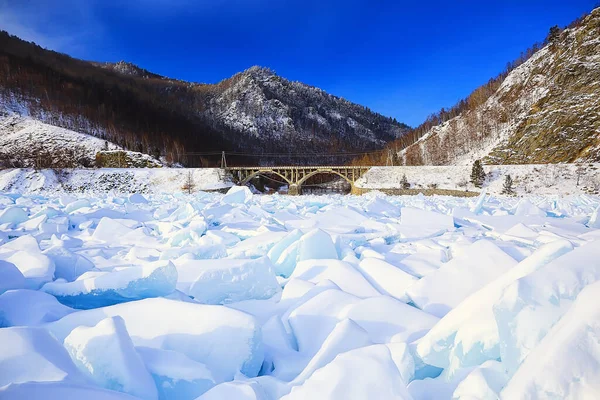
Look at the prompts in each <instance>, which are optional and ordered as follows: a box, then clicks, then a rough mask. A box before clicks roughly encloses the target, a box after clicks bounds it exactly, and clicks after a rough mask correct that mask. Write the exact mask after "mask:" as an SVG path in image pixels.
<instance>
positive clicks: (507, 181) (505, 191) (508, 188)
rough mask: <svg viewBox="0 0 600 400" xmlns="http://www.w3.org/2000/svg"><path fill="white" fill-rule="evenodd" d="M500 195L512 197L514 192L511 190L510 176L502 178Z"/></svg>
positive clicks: (511, 181)
mask: <svg viewBox="0 0 600 400" xmlns="http://www.w3.org/2000/svg"><path fill="white" fill-rule="evenodd" d="M502 194H508V195H513V194H515V190H514V189H513V180H512V178H511V177H510V175H506V177H505V178H504V186H503V187H502Z"/></svg>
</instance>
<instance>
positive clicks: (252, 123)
mask: <svg viewBox="0 0 600 400" xmlns="http://www.w3.org/2000/svg"><path fill="white" fill-rule="evenodd" d="M0 59H1V60H3V62H4V63H5V65H6V70H5V71H6V72H5V73H4V72H3V73H2V74H0V98H10V99H13V100H14V102H16V103H17V104H19V105H20V107H21V109H24V110H25V111H26V113H27V114H28V115H30V116H32V117H33V118H41V119H40V120H41V121H42V122H44V123H47V124H51V125H56V126H59V127H63V128H68V129H70V130H74V131H78V132H81V133H86V134H91V135H94V136H97V137H100V138H101V139H104V140H108V141H111V142H113V143H115V144H117V145H119V146H121V147H123V148H125V149H128V150H133V151H138V152H143V153H147V154H152V155H157V154H160V155H161V156H163V157H165V158H166V160H167V161H170V162H182V163H184V164H188V165H191V166H194V165H196V166H199V165H203V166H206V165H211V164H213V165H214V164H216V163H217V162H218V160H219V159H220V151H222V150H225V151H236V152H244V153H247V154H251V157H247V158H239V159H234V160H232V162H236V161H237V162H238V163H246V162H249V161H250V162H252V163H256V162H260V163H265V162H269V161H273V159H272V158H270V157H269V156H266V155H262V154H264V153H273V152H277V153H289V154H294V157H289V159H279V158H278V159H277V161H278V162H302V161H307V160H311V161H314V160H313V159H311V156H310V154H311V153H331V154H339V153H341V152H346V153H347V152H357V151H370V150H376V149H381V148H382V147H383V146H384V145H385V144H386V143H387V142H389V141H391V140H394V139H397V138H398V137H400V136H402V135H403V134H404V133H406V132H407V131H408V130H409V129H410V128H409V127H408V126H406V125H404V124H402V123H398V122H397V121H395V120H393V119H391V118H387V117H384V116H382V115H380V114H377V113H374V112H372V111H370V110H369V109H368V108H366V107H363V106H360V105H357V104H353V103H351V102H349V101H347V100H344V99H342V98H339V97H336V96H332V95H330V94H327V93H325V92H324V91H323V90H321V89H318V88H315V87H311V86H308V85H305V84H302V83H300V82H291V81H289V80H286V79H284V78H282V77H279V76H277V75H276V74H275V73H274V72H273V71H271V70H269V69H266V68H260V67H252V68H250V69H248V70H246V71H244V72H241V73H238V74H236V75H234V76H233V77H231V78H228V79H225V80H223V81H221V82H219V83H216V84H200V83H191V82H184V81H180V80H174V79H170V78H166V77H163V76H160V75H157V74H154V73H151V72H149V71H147V70H145V69H143V68H140V67H138V66H135V65H133V64H131V63H127V62H124V61H121V62H118V63H95V62H87V61H82V60H77V59H74V58H71V57H69V56H66V55H64V54H60V53H56V52H52V51H49V50H45V49H42V48H41V47H39V46H36V45H35V44H33V43H28V42H25V41H22V40H20V39H19V38H16V37H14V36H10V35H8V34H7V33H5V32H4V33H2V34H0ZM50 116H51V118H50ZM187 153H196V154H197V153H203V154H201V155H199V157H200V158H199V157H188V156H186V154H187ZM206 153H218V155H217V157H216V159H211V158H210V157H208V156H207V155H206ZM298 155H301V156H302V155H305V159H304V160H303V159H298V158H297V157H298ZM321 161H322V162H344V161H348V159H344V158H339V157H335V156H332V158H331V159H330V160H321Z"/></svg>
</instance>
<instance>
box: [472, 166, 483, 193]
mask: <svg viewBox="0 0 600 400" xmlns="http://www.w3.org/2000/svg"><path fill="white" fill-rule="evenodd" d="M483 182H485V171H484V170H483V166H482V165H481V161H479V160H475V162H474V163H473V168H472V169H471V183H472V184H473V185H475V187H477V188H481V187H482V186H483Z"/></svg>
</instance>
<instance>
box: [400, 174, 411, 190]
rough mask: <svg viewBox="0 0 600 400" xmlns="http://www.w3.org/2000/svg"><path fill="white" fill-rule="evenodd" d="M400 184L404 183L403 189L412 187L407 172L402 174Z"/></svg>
mask: <svg viewBox="0 0 600 400" xmlns="http://www.w3.org/2000/svg"><path fill="white" fill-rule="evenodd" d="M400 184H401V185H402V189H405V190H406V189H410V183H408V179H407V178H406V174H404V175H402V179H401V180H400Z"/></svg>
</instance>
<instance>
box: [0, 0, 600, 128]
mask: <svg viewBox="0 0 600 400" xmlns="http://www.w3.org/2000/svg"><path fill="white" fill-rule="evenodd" d="M596 3H597V0H568V1H566V0H545V1H542V0H521V1H518V0H505V1H486V0H483V1H482V0H479V1H471V0H468V1H467V0H455V1H383V0H370V1H367V0H345V1H342V0H331V1H328V0H321V1H318V0H292V1H285V0H210V1H205V0H196V1H193V0H0V29H4V30H7V31H9V32H10V33H12V34H15V35H17V36H20V37H22V38H24V39H27V40H32V41H35V42H36V43H38V44H40V45H42V46H44V47H47V48H50V49H53V50H58V51H61V52H64V53H67V54H70V55H72V56H74V57H78V58H84V59H89V60H95V61H119V60H127V61H131V62H133V63H135V64H138V65H140V66H142V67H144V68H146V69H148V70H151V71H153V72H157V73H160V74H163V75H167V76H170V77H174V78H179V79H184V80H190V81H197V82H218V81H219V80H221V79H224V78H227V77H229V76H231V75H233V74H234V73H236V72H239V71H241V70H244V69H246V68H248V67H250V66H252V65H261V66H266V67H270V68H272V69H273V70H275V71H276V72H277V73H278V74H280V75H281V76H284V77H286V78H288V79H292V80H298V81H302V82H305V83H308V84H311V85H314V86H318V87H320V88H322V89H324V90H326V91H328V92H330V93H332V94H335V95H338V96H342V97H344V98H346V99H348V100H351V101H354V102H357V103H360V104H363V105H366V106H368V107H370V108H371V109H373V110H375V111H378V112H380V113H382V114H384V115H388V116H392V117H395V118H397V119H398V120H399V121H403V122H406V123H408V124H410V125H413V126H416V125H418V124H419V123H420V122H422V121H423V120H424V119H425V117H426V116H427V115H428V114H430V113H432V112H435V111H437V110H439V109H440V108H441V107H448V106H451V105H453V104H454V103H455V102H456V101H457V100H459V99H461V98H463V97H465V96H467V95H468V94H469V93H470V92H471V90H473V89H474V88H476V87H477V86H479V85H480V84H482V83H484V82H486V81H487V80H488V79H489V78H491V77H492V76H494V75H496V74H498V73H499V72H500V71H501V70H502V69H503V68H504V66H505V65H506V62H507V61H510V60H513V59H514V58H516V57H517V56H518V55H519V53H520V52H521V51H523V50H525V49H526V48H527V47H529V46H530V45H531V44H533V43H534V42H536V41H541V40H543V39H544V37H545V36H546V34H547V32H548V29H549V28H550V26H552V25H560V26H563V25H566V24H568V23H569V22H570V21H572V20H573V19H575V18H576V17H578V16H580V15H581V14H582V13H584V12H587V11H589V10H591V9H592V7H593V6H594V4H596Z"/></svg>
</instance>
